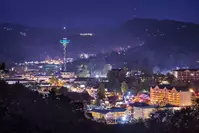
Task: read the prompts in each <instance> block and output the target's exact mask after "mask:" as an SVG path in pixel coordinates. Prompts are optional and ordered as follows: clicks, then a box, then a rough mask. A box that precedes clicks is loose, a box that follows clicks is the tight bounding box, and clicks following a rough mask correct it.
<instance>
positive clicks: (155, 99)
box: [150, 86, 192, 106]
mask: <svg viewBox="0 0 199 133" xmlns="http://www.w3.org/2000/svg"><path fill="white" fill-rule="evenodd" d="M150 98H151V104H158V105H162V106H164V105H166V104H171V105H176V106H191V105H192V92H191V91H189V89H187V88H176V87H171V86H156V87H154V88H153V87H151V89H150Z"/></svg>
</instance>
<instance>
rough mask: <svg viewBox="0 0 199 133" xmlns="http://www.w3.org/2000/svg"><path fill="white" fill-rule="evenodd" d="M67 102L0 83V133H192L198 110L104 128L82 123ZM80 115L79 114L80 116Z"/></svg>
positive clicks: (159, 115) (198, 117) (158, 115)
mask: <svg viewBox="0 0 199 133" xmlns="http://www.w3.org/2000/svg"><path fill="white" fill-rule="evenodd" d="M72 110H73V108H72V107H71V104H70V100H69V99H68V98H67V97H64V96H59V97H57V96H55V95H52V96H50V97H48V98H43V97H42V96H41V95H40V94H38V93H37V92H32V91H30V90H28V89H27V88H25V87H23V86H22V85H20V84H16V85H12V86H10V85H7V84H6V83H5V82H2V81H0V132H1V133H24V132H25V133H132V132H133V133H184V132H189V133H196V132H198V131H199V130H198V127H199V124H198V123H199V121H198V120H199V111H198V107H195V108H187V109H183V110H181V111H178V112H176V113H173V112H169V111H168V112H166V111H159V112H157V113H156V114H155V115H152V117H151V119H149V120H147V121H144V122H142V121H141V122H138V123H136V124H132V125H104V124H99V123H96V122H94V121H91V120H86V119H82V116H80V115H81V114H77V113H78V112H73V111H72ZM82 115H83V113H82Z"/></svg>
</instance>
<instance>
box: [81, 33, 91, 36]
mask: <svg viewBox="0 0 199 133" xmlns="http://www.w3.org/2000/svg"><path fill="white" fill-rule="evenodd" d="M80 36H93V34H92V33H80Z"/></svg>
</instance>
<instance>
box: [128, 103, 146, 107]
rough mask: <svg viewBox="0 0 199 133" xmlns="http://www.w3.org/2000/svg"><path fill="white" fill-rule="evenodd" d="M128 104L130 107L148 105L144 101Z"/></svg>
mask: <svg viewBox="0 0 199 133" xmlns="http://www.w3.org/2000/svg"><path fill="white" fill-rule="evenodd" d="M130 106H132V107H147V106H149V105H148V104H146V103H144V102H135V103H133V104H130Z"/></svg>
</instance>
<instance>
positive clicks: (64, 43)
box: [60, 38, 70, 71]
mask: <svg viewBox="0 0 199 133" xmlns="http://www.w3.org/2000/svg"><path fill="white" fill-rule="evenodd" d="M60 43H61V44H62V45H63V52H64V71H66V63H67V62H66V46H67V45H68V44H69V43H70V40H68V39H67V38H63V39H62V40H60Z"/></svg>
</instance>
